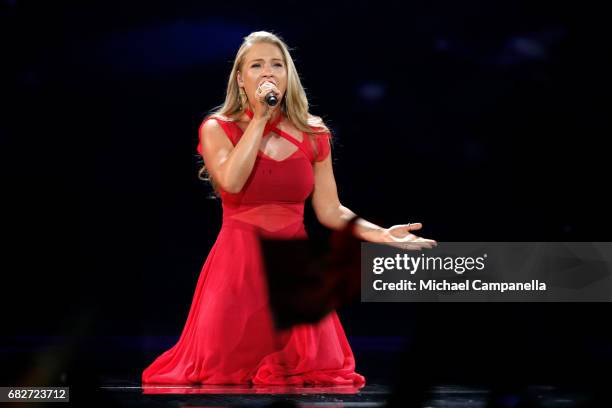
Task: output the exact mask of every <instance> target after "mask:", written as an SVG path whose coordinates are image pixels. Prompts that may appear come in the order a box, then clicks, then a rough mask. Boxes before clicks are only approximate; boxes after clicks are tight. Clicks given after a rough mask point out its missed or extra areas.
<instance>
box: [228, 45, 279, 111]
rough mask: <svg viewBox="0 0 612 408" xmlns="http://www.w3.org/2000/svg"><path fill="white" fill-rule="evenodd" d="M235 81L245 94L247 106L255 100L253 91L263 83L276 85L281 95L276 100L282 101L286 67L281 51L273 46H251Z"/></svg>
mask: <svg viewBox="0 0 612 408" xmlns="http://www.w3.org/2000/svg"><path fill="white" fill-rule="evenodd" d="M237 79H238V86H240V87H242V88H244V91H245V92H246V94H247V97H248V99H249V104H252V101H255V100H257V99H256V97H255V91H256V90H257V88H258V87H259V85H261V84H262V83H264V82H265V81H270V82H272V83H274V84H275V85H276V87H277V88H278V90H279V91H280V94H281V97H280V98H278V99H279V101H280V100H282V97H283V96H284V95H285V91H286V90H287V66H286V65H285V61H284V59H283V54H282V53H281V50H280V49H279V48H278V47H277V46H276V45H274V44H268V43H255V44H253V45H252V46H251V48H250V49H249V50H248V51H247V53H246V55H245V58H244V61H243V63H242V69H241V71H238V78H237ZM251 109H252V107H251Z"/></svg>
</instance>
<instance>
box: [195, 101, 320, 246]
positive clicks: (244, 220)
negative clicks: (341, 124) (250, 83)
mask: <svg viewBox="0 0 612 408" xmlns="http://www.w3.org/2000/svg"><path fill="white" fill-rule="evenodd" d="M247 114H248V115H249V116H250V117H252V113H251V112H250V111H248V110H247ZM279 119H280V115H279ZM207 120H216V121H217V122H218V123H219V124H220V125H221V127H222V128H223V130H224V131H225V133H226V135H227V136H228V138H229V139H230V141H231V142H232V144H233V145H234V146H235V145H236V144H237V143H238V142H239V140H240V138H241V137H242V134H243V130H242V129H241V128H240V127H239V126H238V124H237V123H236V122H235V121H229V120H223V119H221V118H219V117H208V118H207V119H205V120H204V122H202V124H204V123H205V122H206V121H207ZM277 123H278V120H277V121H276V123H268V124H266V128H265V130H264V135H268V134H269V132H273V133H274V134H276V135H278V136H280V137H282V138H284V139H285V140H287V141H289V142H291V143H292V144H293V145H295V146H296V147H297V148H295V147H294V148H293V149H294V150H295V151H294V152H293V153H292V154H290V155H288V157H286V158H284V159H282V160H275V159H273V158H271V157H269V156H267V155H266V154H264V153H263V152H262V151H261V150H260V151H258V154H257V158H256V160H255V164H254V166H253V170H252V171H251V174H250V176H249V178H248V179H247V181H246V183H245V185H244V187H243V188H242V190H241V191H240V192H238V193H229V192H227V191H224V190H222V189H220V191H219V192H220V196H221V201H222V206H223V226H224V227H229V226H234V227H246V228H253V227H255V228H257V229H258V230H259V232H261V233H264V234H266V235H278V236H279V237H287V236H294V235H295V234H298V235H304V233H303V220H304V202H305V200H306V199H307V198H308V197H309V196H310V194H311V193H312V191H313V188H314V171H313V164H314V163H315V162H316V161H321V160H323V159H324V158H325V157H326V156H327V155H328V154H329V148H330V144H329V140H328V139H329V136H330V135H329V133H325V134H314V135H311V134H308V133H306V132H301V136H302V140H301V141H300V140H298V139H297V138H295V137H294V136H292V135H290V134H289V133H287V132H285V131H283V130H281V129H279V128H278V126H277ZM200 134H201V132H200ZM200 139H201V138H200ZM285 145H288V144H287V143H285ZM198 152H199V153H200V154H201V155H202V141H201V140H200V144H199V145H198Z"/></svg>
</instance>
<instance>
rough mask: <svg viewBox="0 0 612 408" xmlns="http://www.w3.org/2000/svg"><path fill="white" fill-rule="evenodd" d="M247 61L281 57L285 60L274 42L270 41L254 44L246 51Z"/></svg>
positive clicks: (280, 58)
mask: <svg viewBox="0 0 612 408" xmlns="http://www.w3.org/2000/svg"><path fill="white" fill-rule="evenodd" d="M245 56H246V61H247V62H250V61H253V60H255V59H263V60H272V59H279V60H281V61H282V60H283V54H282V53H281V51H280V50H279V49H278V47H277V46H276V45H274V44H268V43H256V44H253V45H252V46H251V47H250V48H249V50H248V51H247V53H246V55H245Z"/></svg>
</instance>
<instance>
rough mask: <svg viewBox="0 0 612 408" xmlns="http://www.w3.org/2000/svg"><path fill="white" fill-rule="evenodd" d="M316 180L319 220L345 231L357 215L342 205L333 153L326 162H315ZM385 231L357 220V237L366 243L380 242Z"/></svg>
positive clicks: (314, 194) (314, 205)
mask: <svg viewBox="0 0 612 408" xmlns="http://www.w3.org/2000/svg"><path fill="white" fill-rule="evenodd" d="M314 178H315V187H314V192H313V194H312V206H313V209H314V211H315V214H316V216H317V219H318V220H319V222H320V223H321V224H323V225H324V226H326V227H327V228H329V229H333V230H341V229H343V228H344V227H345V226H346V224H347V223H348V222H349V220H350V219H352V218H353V217H355V216H356V214H355V213H354V212H353V211H351V210H350V209H348V208H347V207H345V206H343V205H342V204H341V203H340V199H339V198H338V189H337V187H336V180H335V178H334V172H333V168H332V159H331V153H330V154H328V155H327V157H326V158H325V159H324V160H322V161H319V162H315V164H314ZM383 230H384V229H383V228H382V227H380V226H378V225H376V224H373V223H371V222H369V221H366V220H364V219H363V218H357V220H356V221H355V229H354V233H355V236H357V238H360V239H363V240H365V241H370V242H379V240H380V239H381V238H382V232H383Z"/></svg>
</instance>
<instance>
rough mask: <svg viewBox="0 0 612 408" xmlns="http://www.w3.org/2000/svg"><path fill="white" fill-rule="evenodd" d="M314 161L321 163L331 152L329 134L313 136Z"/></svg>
mask: <svg viewBox="0 0 612 408" xmlns="http://www.w3.org/2000/svg"><path fill="white" fill-rule="evenodd" d="M314 137H315V146H316V152H315V161H323V160H325V158H326V157H327V156H328V155H329V152H330V151H331V134H330V133H321V134H315V136H314Z"/></svg>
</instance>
